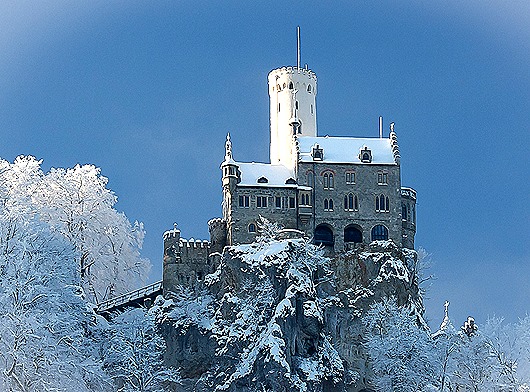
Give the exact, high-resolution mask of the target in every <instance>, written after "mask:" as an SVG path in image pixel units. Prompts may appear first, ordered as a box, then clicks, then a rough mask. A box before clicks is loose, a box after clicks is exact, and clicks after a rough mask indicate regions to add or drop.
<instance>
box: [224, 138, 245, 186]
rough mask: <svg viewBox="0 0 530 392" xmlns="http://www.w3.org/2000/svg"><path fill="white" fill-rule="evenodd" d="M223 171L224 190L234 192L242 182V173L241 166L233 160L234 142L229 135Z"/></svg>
mask: <svg viewBox="0 0 530 392" xmlns="http://www.w3.org/2000/svg"><path fill="white" fill-rule="evenodd" d="M221 170H222V172H223V188H224V187H228V188H229V190H230V191H233V190H234V188H235V186H236V185H237V183H238V182H240V180H241V173H240V172H239V166H238V165H237V163H236V162H235V161H234V159H233V158H232V142H231V141H230V134H229V133H228V134H227V135H226V143H225V160H224V161H223V163H221Z"/></svg>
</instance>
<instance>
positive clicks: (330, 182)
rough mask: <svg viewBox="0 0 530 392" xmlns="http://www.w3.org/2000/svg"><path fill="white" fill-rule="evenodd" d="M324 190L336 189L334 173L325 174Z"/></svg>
mask: <svg viewBox="0 0 530 392" xmlns="http://www.w3.org/2000/svg"><path fill="white" fill-rule="evenodd" d="M323 177H324V181H323V183H324V189H333V188H334V187H335V180H334V178H333V173H324V176H323Z"/></svg>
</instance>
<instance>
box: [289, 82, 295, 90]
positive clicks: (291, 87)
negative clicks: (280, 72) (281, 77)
mask: <svg viewBox="0 0 530 392" xmlns="http://www.w3.org/2000/svg"><path fill="white" fill-rule="evenodd" d="M293 87H294V86H293V82H290V83H289V89H291V90H292V89H293Z"/></svg>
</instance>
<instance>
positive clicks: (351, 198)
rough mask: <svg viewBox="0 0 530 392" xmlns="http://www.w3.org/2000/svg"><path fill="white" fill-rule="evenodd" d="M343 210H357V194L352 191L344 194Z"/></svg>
mask: <svg viewBox="0 0 530 392" xmlns="http://www.w3.org/2000/svg"><path fill="white" fill-rule="evenodd" d="M344 210H345V211H357V210H359V199H357V195H354V194H353V193H348V194H347V195H344Z"/></svg>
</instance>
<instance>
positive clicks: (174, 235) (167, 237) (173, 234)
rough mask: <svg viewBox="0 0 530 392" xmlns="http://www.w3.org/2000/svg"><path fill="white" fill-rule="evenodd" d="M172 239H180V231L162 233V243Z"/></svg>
mask: <svg viewBox="0 0 530 392" xmlns="http://www.w3.org/2000/svg"><path fill="white" fill-rule="evenodd" d="M172 238H180V230H179V229H173V230H168V231H166V232H164V241H169V240H170V239H172Z"/></svg>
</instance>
